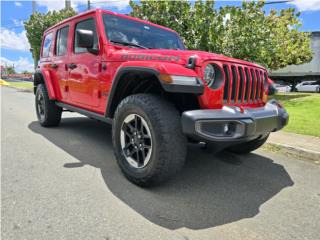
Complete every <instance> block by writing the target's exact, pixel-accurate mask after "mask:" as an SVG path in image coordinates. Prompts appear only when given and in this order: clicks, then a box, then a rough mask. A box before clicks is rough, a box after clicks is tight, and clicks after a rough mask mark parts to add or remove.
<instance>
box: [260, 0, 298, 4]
mask: <svg viewBox="0 0 320 240" xmlns="http://www.w3.org/2000/svg"><path fill="white" fill-rule="evenodd" d="M292 1H293V0H286V1H272V2H266V3H265V5H271V4H279V3H287V2H292Z"/></svg>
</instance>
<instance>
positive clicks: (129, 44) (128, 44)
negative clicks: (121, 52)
mask: <svg viewBox="0 0 320 240" xmlns="http://www.w3.org/2000/svg"><path fill="white" fill-rule="evenodd" d="M110 42H113V43H118V44H122V45H124V46H133V47H138V48H142V49H149V48H147V47H145V46H141V45H139V44H135V43H131V42H123V41H115V40H110Z"/></svg>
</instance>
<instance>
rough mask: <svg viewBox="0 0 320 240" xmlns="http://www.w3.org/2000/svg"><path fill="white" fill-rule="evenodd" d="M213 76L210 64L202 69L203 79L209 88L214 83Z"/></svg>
mask: <svg viewBox="0 0 320 240" xmlns="http://www.w3.org/2000/svg"><path fill="white" fill-rule="evenodd" d="M215 75H216V73H215V70H214V67H213V66H212V65H211V64H208V65H207V66H206V67H205V69H204V74H203V79H204V80H205V81H206V83H207V85H208V86H209V87H210V86H211V85H212V84H213V83H214V79H215Z"/></svg>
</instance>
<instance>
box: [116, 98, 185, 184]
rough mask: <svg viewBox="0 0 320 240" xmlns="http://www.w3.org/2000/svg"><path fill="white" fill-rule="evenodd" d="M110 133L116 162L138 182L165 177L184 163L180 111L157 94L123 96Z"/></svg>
mask: <svg viewBox="0 0 320 240" xmlns="http://www.w3.org/2000/svg"><path fill="white" fill-rule="evenodd" d="M112 137H113V147H114V151H115V156H116V158H117V162H118V165H119V166H120V168H121V170H122V172H123V173H124V175H125V176H126V177H127V178H128V179H129V180H130V181H132V182H133V183H135V184H137V185H140V186H144V187H147V186H152V185H157V184H159V183H161V182H163V181H166V180H167V179H169V178H170V177H172V176H173V175H174V174H175V173H176V172H177V171H178V170H180V169H181V168H182V166H183V164H184V161H185V157H186V152H187V144H186V137H185V136H184V135H183V133H182V130H181V123H180V116H179V112H178V111H177V110H176V109H175V107H174V106H173V105H172V104H171V103H169V102H167V101H165V100H164V99H162V98H160V97H158V96H155V95H151V94H137V95H132V96H128V97H127V98H125V99H124V100H122V102H121V103H120V104H119V106H118V108H117V110H116V113H115V116H114V120H113V126H112Z"/></svg>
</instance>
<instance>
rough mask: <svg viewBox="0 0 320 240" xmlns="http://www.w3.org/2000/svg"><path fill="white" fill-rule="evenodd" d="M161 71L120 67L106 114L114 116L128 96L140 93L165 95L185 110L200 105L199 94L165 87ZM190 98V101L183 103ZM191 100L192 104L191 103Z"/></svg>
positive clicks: (109, 116) (148, 68) (110, 94)
mask: <svg viewBox="0 0 320 240" xmlns="http://www.w3.org/2000/svg"><path fill="white" fill-rule="evenodd" d="M159 75H160V73H159V71H158V70H157V69H154V68H151V67H140V66H139V67H133V66H126V67H122V68H120V69H119V70H118V71H117V73H116V76H115V77H114V79H113V82H112V87H111V91H110V93H109V97H108V102H107V105H106V112H105V116H106V117H108V118H113V116H114V113H115V111H116V108H117V106H118V104H119V103H120V102H121V101H122V100H123V99H124V98H125V97H127V96H129V95H133V94H138V93H152V94H157V95H165V96H166V97H168V99H169V100H170V101H173V102H174V103H176V107H178V108H180V107H182V108H183V109H179V110H180V111H182V110H185V109H184V108H185V107H186V105H188V104H189V106H190V107H194V106H195V105H196V107H198V106H199V105H198V100H197V95H195V94H193V93H188V92H187V93H185V92H170V91H168V89H166V88H165V87H164V84H163V83H162V81H161V80H160V78H159ZM186 99H187V100H188V101H189V103H188V104H187V103H184V104H181V102H185V100H186ZM190 102H192V104H191V105H190Z"/></svg>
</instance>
